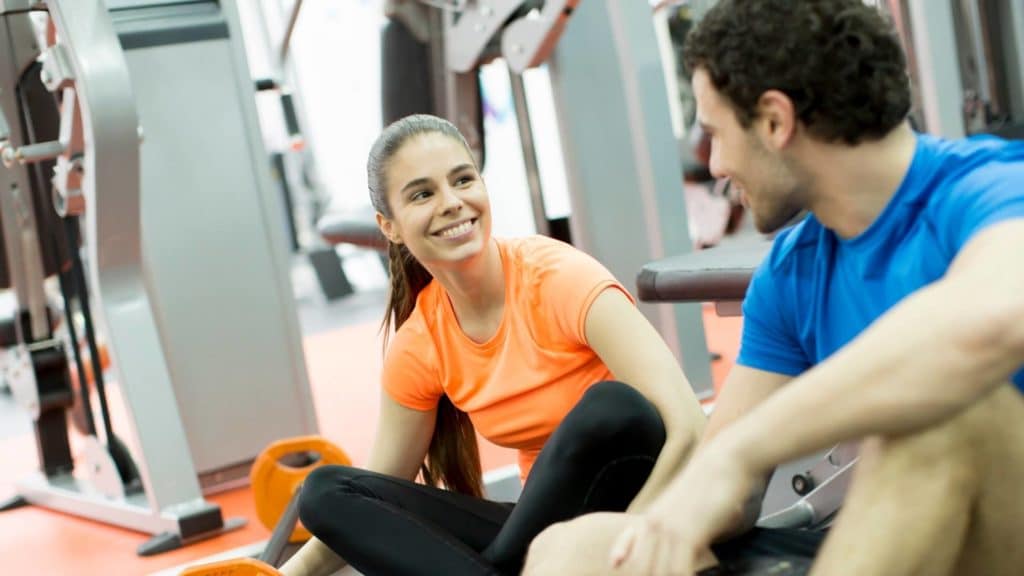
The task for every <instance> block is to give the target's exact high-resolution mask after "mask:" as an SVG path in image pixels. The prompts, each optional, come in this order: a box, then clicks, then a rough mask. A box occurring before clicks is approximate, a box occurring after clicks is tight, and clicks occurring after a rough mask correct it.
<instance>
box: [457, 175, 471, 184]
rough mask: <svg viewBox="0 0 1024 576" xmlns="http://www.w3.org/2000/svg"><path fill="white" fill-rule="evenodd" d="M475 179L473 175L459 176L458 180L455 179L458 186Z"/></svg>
mask: <svg viewBox="0 0 1024 576" xmlns="http://www.w3.org/2000/svg"><path fill="white" fill-rule="evenodd" d="M472 181H473V177H472V176H459V178H458V180H456V181H455V185H456V186H465V185H466V184H469V183H470V182H472Z"/></svg>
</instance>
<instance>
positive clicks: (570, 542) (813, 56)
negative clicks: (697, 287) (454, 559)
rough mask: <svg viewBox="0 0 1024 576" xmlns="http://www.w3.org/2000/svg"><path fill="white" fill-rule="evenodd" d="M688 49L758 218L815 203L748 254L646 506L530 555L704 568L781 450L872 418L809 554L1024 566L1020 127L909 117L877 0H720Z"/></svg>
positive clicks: (704, 118) (767, 226) (610, 567)
mask: <svg viewBox="0 0 1024 576" xmlns="http://www.w3.org/2000/svg"><path fill="white" fill-rule="evenodd" d="M685 53H686V60H687V65H688V67H689V68H690V70H691V71H692V72H693V85H694V91H695V95H696V98H697V104H698V117H699V119H700V121H701V123H702V124H703V125H704V128H705V130H707V131H708V132H709V133H710V134H711V136H712V138H713V140H712V156H711V170H712V173H713V174H715V175H716V176H717V177H722V178H731V179H732V181H733V182H734V183H735V185H737V186H739V187H740V188H741V189H742V190H743V191H744V196H745V199H746V202H747V204H748V207H749V209H750V212H751V214H752V215H753V218H754V221H755V223H756V225H757V227H758V229H759V230H761V231H762V232H772V231H775V230H778V229H780V228H782V227H783V226H784V225H786V224H787V223H788V222H789V221H790V220H791V219H792V218H793V217H794V216H796V215H798V214H799V213H800V212H801V211H807V212H808V213H809V214H808V216H807V217H806V218H804V219H803V220H802V221H801V222H800V223H798V224H797V225H795V226H793V227H792V228H789V229H787V230H784V231H782V232H780V233H779V235H778V236H777V237H776V240H775V243H774V245H773V248H772V250H771V253H770V255H769V256H768V257H767V259H766V261H765V262H764V263H763V264H762V265H761V267H760V268H759V270H758V271H757V272H756V274H755V275H754V278H753V280H752V283H751V286H750V288H749V290H748V293H747V297H746V299H745V301H744V306H743V308H744V316H745V320H744V328H743V336H742V341H741V347H740V354H739V358H738V360H737V367H736V368H735V370H734V371H733V372H732V373H731V374H730V375H729V378H728V380H727V382H726V385H725V388H724V390H723V392H722V395H721V397H720V398H719V400H718V402H717V406H716V409H715V411H714V413H713V415H712V417H711V420H710V422H709V424H708V428H707V432H706V436H705V438H704V439H703V440H702V442H701V445H700V446H699V447H698V449H697V450H696V452H695V454H694V455H693V457H692V458H691V460H690V462H689V463H688V464H687V465H686V467H685V469H684V470H683V471H682V472H681V473H680V475H679V476H678V477H677V478H676V479H675V480H674V482H673V483H672V484H671V485H670V486H669V488H667V489H666V491H665V492H664V493H663V494H662V495H661V496H660V497H659V498H658V499H657V500H656V501H655V502H654V503H653V504H652V505H651V506H650V507H649V509H647V510H646V511H643V512H642V513H641V514H634V515H614V516H612V515H595V516H591V517H584V518H582V519H579V520H576V521H574V522H571V523H567V524H563V525H559V526H556V527H553V528H551V529H549V530H548V531H547V532H545V533H544V534H542V535H541V536H539V537H538V538H537V539H536V540H535V542H534V545H533V547H532V548H531V555H530V560H529V562H528V565H527V573H528V574H546V573H549V571H550V570H553V569H555V567H556V566H560V568H558V569H560V570H562V573H565V574H573V573H580V574H581V573H585V572H587V571H593V572H595V573H612V574H620V573H621V574H657V575H659V576H662V575H668V574H692V573H694V572H696V571H698V570H700V569H701V568H704V567H706V566H708V565H710V564H712V563H713V562H714V560H713V558H712V557H711V556H710V554H709V553H708V548H709V546H711V545H712V543H716V546H718V545H719V543H721V542H723V541H727V540H728V539H729V536H730V535H733V534H737V533H741V532H743V531H745V530H747V529H748V528H749V526H750V525H751V524H752V520H753V518H754V517H755V515H754V514H750V513H749V511H750V510H749V507H745V506H744V503H745V502H746V501H747V500H748V497H749V496H750V494H752V493H753V494H759V490H763V485H764V478H765V476H766V475H768V474H769V473H770V472H771V470H773V468H774V467H775V466H777V465H778V464H780V463H783V462H786V461H789V460H792V459H794V458H796V457H800V456H803V455H807V454H810V453H813V452H815V451H818V450H822V449H826V448H828V447H830V446H832V445H835V444H837V443H839V442H843V441H850V440H857V439H863V441H862V444H861V452H860V460H859V462H858V464H857V471H856V473H855V475H854V479H853V483H852V485H851V488H850V491H849V493H848V494H847V498H846V501H845V503H844V507H843V510H842V511H841V512H840V514H839V517H838V519H837V521H836V523H835V524H834V526H833V528H832V530H831V531H830V534H829V535H828V537H827V538H826V540H825V543H824V545H823V547H822V548H821V550H820V551H819V553H818V554H817V558H816V560H815V563H814V568H813V572H812V573H813V574H824V575H828V576H833V575H846V574H851V575H852V574H857V575H863V574H885V575H901V574H928V575H942V574H986V575H999V574H1019V573H1020V570H1021V567H1022V566H1024V540H1022V539H1024V536H1022V534H1024V504H1021V503H1020V500H1021V497H1022V496H1024V492H1022V491H1024V399H1022V396H1021V389H1022V387H1024V371H1021V367H1022V365H1024V260H1022V253H1024V144H1022V143H1019V142H1017V143H1009V142H1005V141H1002V140H998V139H995V138H987V137H986V138H977V139H970V140H962V141H945V140H941V139H938V138H934V137H930V136H924V135H919V134H915V133H914V132H913V131H912V130H911V128H910V127H909V126H908V124H907V121H906V116H907V112H908V109H909V106H910V94H909V87H908V80H907V72H906V67H905V60H904V56H903V54H902V51H901V50H900V46H899V42H898V40H897V37H896V35H895V33H894V31H893V30H892V28H891V26H890V25H889V24H887V23H886V22H885V21H884V20H883V18H882V17H881V16H880V15H879V14H878V12H877V11H876V10H875V9H874V8H870V7H867V6H865V5H864V3H863V1H862V0H815V1H809V0H806V1H796V0H722V1H721V2H719V3H718V4H717V5H716V6H715V7H714V8H713V9H712V10H711V11H709V13H708V14H707V15H706V17H705V18H704V19H703V20H702V21H701V22H700V23H699V24H698V26H697V28H696V29H695V30H694V31H693V32H692V33H691V35H690V36H689V37H688V40H687V46H686V52H685ZM756 500H759V497H758V498H757V499H756ZM762 532H764V531H762ZM566 546H585V547H588V548H589V549H590V550H591V551H592V555H596V556H604V555H607V554H608V550H609V548H610V549H611V552H610V558H609V559H608V560H607V561H606V562H607V563H606V564H604V566H603V567H602V568H600V569H598V568H595V567H594V566H590V567H589V568H587V567H585V565H586V564H587V562H586V561H583V560H581V559H580V558H579V557H578V556H577V557H573V558H568V561H567V562H563V560H564V559H565V558H567V556H568V555H563V554H564V553H562V552H560V551H559V550H560V549H561V548H563V547H566ZM712 548H713V549H714V550H716V551H720V550H721V549H720V548H717V547H712ZM565 567H568V569H565Z"/></svg>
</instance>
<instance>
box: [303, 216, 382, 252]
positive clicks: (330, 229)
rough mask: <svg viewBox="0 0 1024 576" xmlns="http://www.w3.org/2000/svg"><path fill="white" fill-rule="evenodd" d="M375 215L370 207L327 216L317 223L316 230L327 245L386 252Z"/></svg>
mask: <svg viewBox="0 0 1024 576" xmlns="http://www.w3.org/2000/svg"><path fill="white" fill-rule="evenodd" d="M376 214H377V213H376V212H374V210H373V208H370V207H366V208H363V209H360V210H353V211H350V212H337V213H333V214H327V215H326V216H324V217H323V218H321V219H320V221H319V222H317V225H316V228H317V231H319V232H320V236H321V237H322V238H323V239H324V241H326V242H327V243H328V244H355V245H356V246H362V247H363V248H373V249H375V250H382V251H383V250H387V249H388V240H387V238H385V237H384V234H383V233H381V231H380V228H378V227H377V218H376Z"/></svg>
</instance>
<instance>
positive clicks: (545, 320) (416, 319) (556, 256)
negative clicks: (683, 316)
mask: <svg viewBox="0 0 1024 576" xmlns="http://www.w3.org/2000/svg"><path fill="white" fill-rule="evenodd" d="M497 242H498V248H499V252H500V254H501V261H502V268H503V269H504V273H505V309H504V315H503V317H502V320H501V324H500V325H499V327H498V330H497V332H496V333H495V334H494V336H493V337H492V338H491V339H490V340H488V341H487V342H484V343H477V342H474V341H473V340H470V338H469V337H468V336H466V335H465V334H464V333H463V332H462V329H461V328H460V327H459V323H458V321H457V319H456V317H455V312H454V310H453V309H452V305H451V301H450V300H449V299H448V295H447V293H446V292H445V291H444V288H442V287H441V285H440V284H439V283H438V282H436V281H433V282H431V283H430V284H428V285H427V287H426V288H424V289H423V291H422V292H420V294H419V297H418V298H417V299H416V307H415V309H414V310H413V312H412V314H411V315H410V316H409V319H408V320H407V321H406V322H405V324H403V325H402V327H401V328H400V329H399V330H398V332H397V333H396V334H395V337H394V339H393V341H392V345H391V347H390V349H389V350H388V354H387V358H386V360H385V362H384V374H383V385H384V389H385V390H386V391H387V393H388V394H389V395H390V396H391V398H393V399H394V400H395V401H396V402H398V403H399V404H401V405H402V406H405V407H407V408H411V409H414V410H432V409H433V408H435V407H436V406H437V403H438V400H439V399H440V398H441V396H442V395H447V396H448V398H449V399H450V400H451V401H452V403H453V404H454V405H455V406H456V407H458V408H459V409H460V410H462V411H464V412H466V413H467V414H469V417H470V419H471V420H472V421H473V425H474V426H475V427H476V429H477V431H478V432H479V433H480V434H481V435H483V436H484V437H485V438H487V439H488V440H490V441H491V442H494V443H495V444H498V445H500V446H506V447H509V448H516V449H518V450H519V470H520V477H521V478H522V479H524V480H525V478H526V477H527V476H528V475H529V473H530V468H531V467H532V466H533V462H534V460H535V459H536V458H537V455H538V454H539V453H540V449H541V448H542V447H543V446H544V443H545V442H546V441H547V439H548V437H549V436H551V433H552V432H554V430H555V428H556V427H557V426H558V424H559V423H560V422H561V421H562V419H563V418H564V417H565V415H566V414H567V413H568V412H569V410H571V409H572V408H573V406H575V405H576V403H577V402H578V401H579V399H580V397H581V396H582V395H583V393H584V392H585V391H586V390H587V388H589V387H590V386H591V385H593V384H595V383H597V382H600V381H602V380H608V379H610V378H612V374H611V372H610V371H609V370H608V368H607V367H606V366H605V365H604V363H603V362H602V361H601V359H600V358H599V357H598V356H597V354H596V353H595V352H594V351H593V350H592V349H591V348H590V346H589V345H588V344H587V338H586V333H585V324H586V318H587V313H588V311H589V310H590V305H591V304H593V302H594V300H595V299H596V298H597V296H598V295H599V294H600V293H601V292H602V291H604V290H605V289H607V288H612V289H617V290H620V291H622V293H623V294H625V295H626V297H627V298H629V299H630V300H631V301H632V296H630V295H629V292H628V291H626V289H625V288H624V287H623V286H622V285H621V284H620V283H619V282H618V281H617V280H616V279H615V277H614V276H612V274H611V272H609V271H608V270H607V269H606V268H605V267H604V266H602V265H601V264H600V263H599V262H597V260H594V259H593V258H592V257H591V256H589V255H587V254H585V253H584V252H581V251H579V250H577V249H576V248H573V247H572V246H569V245H568V244H565V243H563V242H559V241H557V240H552V239H550V238H546V237H543V236H531V237H527V238H519V239H498V240H497Z"/></svg>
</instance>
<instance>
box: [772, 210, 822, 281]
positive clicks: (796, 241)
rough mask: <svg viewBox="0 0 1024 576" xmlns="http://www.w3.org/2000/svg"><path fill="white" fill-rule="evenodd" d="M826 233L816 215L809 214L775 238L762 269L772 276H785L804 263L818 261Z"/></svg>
mask: <svg viewBox="0 0 1024 576" xmlns="http://www.w3.org/2000/svg"><path fill="white" fill-rule="evenodd" d="M826 233H828V230H826V229H825V227H824V226H822V225H821V223H820V222H818V220H817V219H816V218H815V217H814V215H813V214H807V215H806V216H804V217H803V219H801V220H800V221H799V222H797V223H796V224H793V225H792V226H789V227H788V228H785V229H783V230H782V231H780V232H779V233H778V234H777V235H776V236H775V239H774V240H773V241H772V248H771V250H770V251H769V252H768V256H767V257H766V258H765V261H764V263H763V264H762V266H761V268H762V269H763V270H764V271H765V272H770V273H771V274H772V275H777V274H785V273H787V272H791V271H792V270H795V269H796V268H797V267H798V266H799V264H800V263H801V262H803V261H806V260H814V259H816V258H817V250H818V246H819V245H820V244H821V237H822V235H823V234H826Z"/></svg>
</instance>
